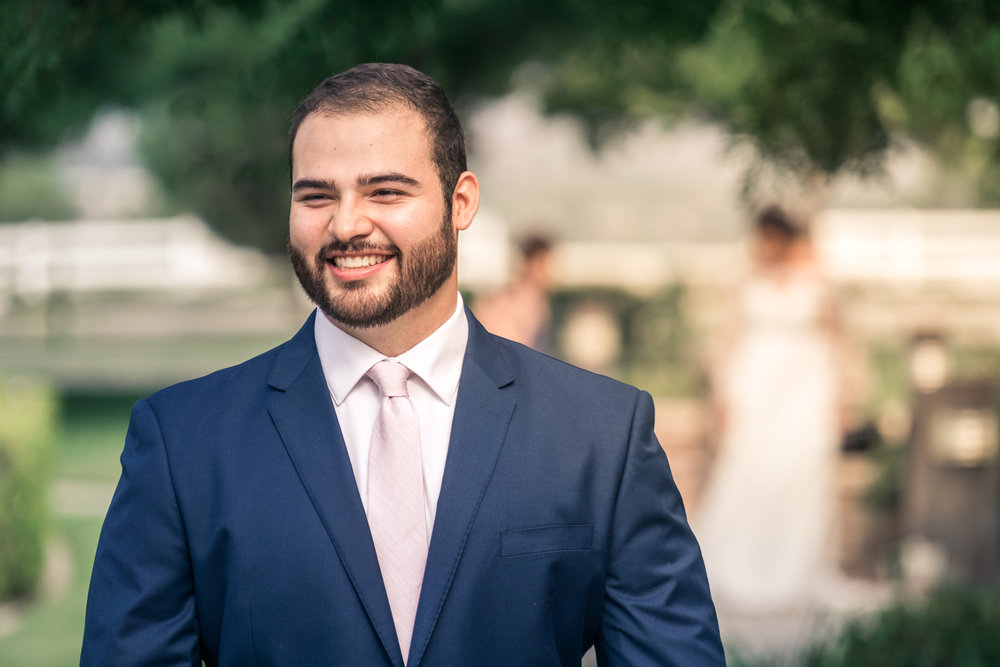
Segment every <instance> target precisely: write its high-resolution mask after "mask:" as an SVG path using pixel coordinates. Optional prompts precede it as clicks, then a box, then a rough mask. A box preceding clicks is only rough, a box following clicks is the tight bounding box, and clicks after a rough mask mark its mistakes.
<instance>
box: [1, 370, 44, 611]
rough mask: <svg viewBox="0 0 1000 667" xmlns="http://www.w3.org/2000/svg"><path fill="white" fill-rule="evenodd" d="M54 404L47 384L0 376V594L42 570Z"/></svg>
mask: <svg viewBox="0 0 1000 667" xmlns="http://www.w3.org/2000/svg"><path fill="white" fill-rule="evenodd" d="M54 405H55V402H54V400H53V396H52V392H51V391H49V389H48V388H47V387H45V386H43V385H40V384H37V383H34V382H31V381H28V380H26V379H24V378H8V377H0V600H2V599H5V598H8V597H11V596H14V595H21V594H24V593H27V592H29V591H30V590H31V589H32V588H33V587H34V585H35V583H36V582H37V581H38V578H39V576H40V575H41V571H42V563H43V552H44V546H45V528H46V527H47V523H46V520H47V502H46V499H47V497H48V481H49V478H48V463H49V455H50V454H51V448H52V434H53V428H54V422H55V412H54Z"/></svg>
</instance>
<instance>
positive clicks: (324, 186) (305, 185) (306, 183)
mask: <svg viewBox="0 0 1000 667" xmlns="http://www.w3.org/2000/svg"><path fill="white" fill-rule="evenodd" d="M382 183H400V184H403V185H409V186H412V187H418V186H419V185H420V182H419V181H417V180H416V179H413V178H410V177H409V176H405V175H403V174H399V173H396V172H390V173H387V174H373V175H370V176H367V175H362V176H359V177H358V181H357V184H358V187H361V188H363V187H368V186H372V185H381V184H382ZM336 189H337V184H336V183H335V182H334V181H331V180H327V179H324V178H300V179H299V180H297V181H295V183H293V184H292V192H298V191H299V190H336Z"/></svg>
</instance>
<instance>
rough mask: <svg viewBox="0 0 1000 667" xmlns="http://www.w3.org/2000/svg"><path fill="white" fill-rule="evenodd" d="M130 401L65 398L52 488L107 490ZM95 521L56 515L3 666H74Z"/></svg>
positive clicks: (2, 643) (0, 649)
mask: <svg viewBox="0 0 1000 667" xmlns="http://www.w3.org/2000/svg"><path fill="white" fill-rule="evenodd" d="M134 400H135V397H133V396H69V397H64V398H63V400H62V401H61V410H60V416H61V421H60V424H59V428H58V430H57V433H58V436H57V442H56V443H55V447H54V455H55V456H54V461H53V477H54V481H56V482H57V483H58V482H72V483H77V482H82V483H84V484H91V485H93V484H96V485H106V486H107V487H108V488H110V487H112V486H113V485H114V484H115V482H116V481H117V479H118V475H119V473H120V471H121V467H120V465H119V462H118V457H119V455H120V453H121V449H122V445H123V444H124V441H125V430H126V427H127V424H128V416H129V407H130V406H131V404H132V402H133V401H134ZM102 520H103V517H101V516H85V515H84V516H79V515H77V514H76V513H74V514H73V515H61V514H58V513H57V514H56V515H55V516H54V517H53V521H52V525H51V532H50V536H49V549H48V551H49V553H50V561H53V562H54V563H55V566H51V567H49V568H47V573H46V583H45V585H43V586H42V590H41V592H40V593H39V594H38V595H37V597H36V598H35V599H33V600H31V601H29V602H26V603H24V604H22V605H21V606H20V607H19V613H18V618H17V622H16V626H15V629H14V631H13V632H11V633H8V634H4V635H2V636H0V665H2V666H3V667H69V666H72V665H77V664H79V661H80V642H81V638H82V636H83V617H84V608H85V605H86V600H87V587H88V585H89V583H90V570H91V567H92V564H93V561H94V552H95V550H96V549H97V538H98V534H99V532H100V528H101V522H102Z"/></svg>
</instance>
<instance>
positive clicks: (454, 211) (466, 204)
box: [451, 171, 479, 231]
mask: <svg viewBox="0 0 1000 667" xmlns="http://www.w3.org/2000/svg"><path fill="white" fill-rule="evenodd" d="M478 210H479V179H478V178H476V175H475V174H473V173H472V172H471V171H463V172H462V174H461V175H460V176H459V177H458V183H456V184H455V191H454V192H453V193H452V195H451V222H452V224H453V225H454V226H455V229H457V230H459V231H461V230H464V229H467V228H468V227H469V225H471V224H472V219H473V218H474V217H476V211H478Z"/></svg>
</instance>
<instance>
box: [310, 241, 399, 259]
mask: <svg viewBox="0 0 1000 667" xmlns="http://www.w3.org/2000/svg"><path fill="white" fill-rule="evenodd" d="M367 251H373V252H384V253H392V254H394V255H398V254H399V246H397V245H396V244H395V243H387V244H385V245H379V244H377V243H372V242H371V241H331V242H330V243H327V244H326V245H324V246H323V247H322V248H320V249H319V257H321V258H326V257H329V256H330V255H332V254H334V253H338V252H353V253H360V252H367Z"/></svg>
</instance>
